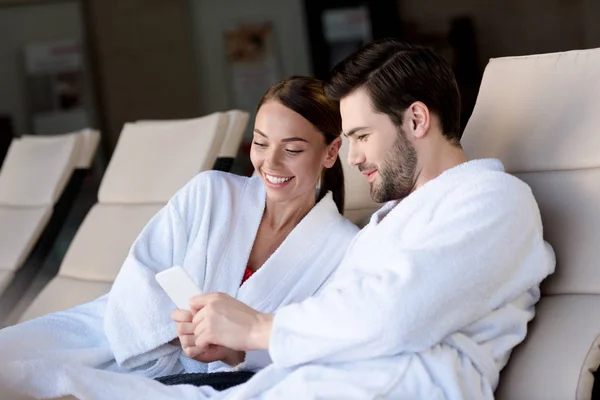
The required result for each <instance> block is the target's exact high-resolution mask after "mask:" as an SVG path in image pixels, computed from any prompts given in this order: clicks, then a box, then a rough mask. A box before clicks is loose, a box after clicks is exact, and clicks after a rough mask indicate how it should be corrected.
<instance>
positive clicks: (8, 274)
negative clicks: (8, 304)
mask: <svg viewBox="0 0 600 400" xmlns="http://www.w3.org/2000/svg"><path fill="white" fill-rule="evenodd" d="M13 275H14V272H12V271H2V270H0V294H1V293H2V292H3V291H4V289H6V288H7V287H8V284H9V283H10V282H11V281H12V278H13Z"/></svg>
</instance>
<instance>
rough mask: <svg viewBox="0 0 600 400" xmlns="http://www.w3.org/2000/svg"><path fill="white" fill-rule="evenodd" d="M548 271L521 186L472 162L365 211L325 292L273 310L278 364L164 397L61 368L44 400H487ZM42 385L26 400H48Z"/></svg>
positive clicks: (160, 389)
mask: <svg viewBox="0 0 600 400" xmlns="http://www.w3.org/2000/svg"><path fill="white" fill-rule="evenodd" d="M554 265H555V259H554V253H553V252H552V249H551V248H550V246H549V245H548V244H547V243H545V242H544V239H543V232H542V224H541V220H540V215H539V211H538V207H537V204H536V202H535V200H534V198H533V195H532V193H531V191H530V189H529V187H528V186H527V185H526V184H524V183H523V182H521V181H519V180H518V179H516V178H514V177H512V176H510V175H508V174H505V173H504V172H503V167H502V164H501V163H500V162H499V161H497V160H477V161H471V162H468V163H465V164H462V165H460V166H458V167H455V168H452V169H450V170H448V171H446V172H445V173H443V174H442V175H441V176H439V177H437V178H436V179H434V180H432V181H430V182H428V183H427V184H425V185H424V186H423V187H421V188H419V189H417V190H416V191H415V192H414V193H412V194H411V195H410V196H408V197H407V198H406V199H404V200H402V201H401V202H391V203H389V204H387V205H386V206H384V208H383V209H381V210H380V211H379V212H377V213H376V214H374V215H373V217H372V219H371V222H370V224H369V225H368V226H367V227H366V228H365V229H364V230H363V231H362V232H361V233H360V234H359V235H358V236H357V237H356V238H355V240H354V241H353V243H352V244H351V245H350V248H349V250H348V252H347V254H346V257H345V258H344V260H343V262H342V265H341V266H340V268H339V269H338V270H337V272H336V273H335V275H334V277H333V279H332V281H331V283H330V284H329V285H327V286H326V287H325V288H324V289H323V290H322V291H321V292H320V293H318V294H317V295H316V296H314V297H312V298H309V299H307V300H305V301H302V302H299V303H296V304H291V305H289V306H286V307H282V308H281V309H279V310H278V311H277V312H276V314H275V318H274V324H273V331H272V334H271V342H270V348H269V352H270V356H271V358H272V360H273V364H271V365H270V366H268V367H266V368H265V369H263V370H262V371H260V372H259V373H258V374H257V375H255V376H254V377H253V378H252V379H251V380H250V381H249V382H247V383H246V384H244V385H240V386H238V387H235V388H232V389H229V390H227V391H224V392H220V393H219V392H216V391H214V390H212V389H210V388H207V387H203V388H199V389H194V388H192V387H190V386H187V385H182V386H178V387H170V388H165V387H164V386H160V385H158V384H157V383H156V382H151V381H149V380H147V379H145V378H142V377H137V376H131V375H130V376H128V377H127V379H126V378H119V379H113V378H114V376H113V375H114V374H110V373H108V372H104V371H102V372H103V373H104V374H105V375H102V376H101V375H100V374H97V373H95V372H94V371H91V370H87V371H76V370H74V368H73V367H72V366H70V365H62V366H60V367H57V368H48V371H53V373H54V374H56V371H57V370H58V371H59V372H58V376H59V377H60V379H61V383H60V384H56V385H54V388H53V391H52V392H51V394H65V393H74V394H78V395H80V396H82V398H86V399H94V400H95V399H102V398H105V397H104V396H103V394H102V390H103V389H104V390H106V386H104V387H100V385H98V382H102V383H103V384H104V385H109V386H110V385H111V384H112V386H110V388H111V393H113V394H114V395H115V396H116V394H118V395H119V396H122V397H123V398H129V397H131V396H135V395H136V394H137V396H141V397H146V398H153V399H190V400H191V399H208V398H210V399H244V400H246V399H317V398H318V399H346V400H351V399H361V400H362V399H375V398H388V399H428V400H436V399H448V400H467V399H493V391H494V389H495V388H496V386H497V383H498V376H499V372H500V370H501V369H502V368H503V367H504V366H505V365H506V363H507V361H508V358H509V355H510V352H511V350H512V349H513V348H514V347H515V346H516V345H517V344H519V343H520V342H521V341H522V340H523V339H524V337H525V334H526V331H527V323H528V322H529V321H530V320H531V319H532V318H533V316H534V305H535V303H536V302H537V300H538V299H539V295H540V293H539V284H540V282H541V281H542V280H543V279H544V278H545V277H546V276H547V275H549V274H551V273H552V272H553V270H554ZM12 367H13V368H17V365H12ZM36 367H37V366H35V365H27V363H21V364H19V365H18V368H19V370H20V373H22V374H24V375H32V372H30V371H33V370H35V369H36ZM49 373H50V372H48V374H49ZM48 374H46V375H48ZM55 376H56V375H55ZM44 378H45V379H46V380H48V379H49V378H48V376H46V377H44ZM0 382H8V380H6V379H3V378H2V370H1V369H0ZM7 385H8V383H7ZM10 385H11V386H10V387H11V388H13V390H14V389H15V388H18V386H16V385H15V383H14V382H10ZM38 386H39V387H38V388H31V387H30V388H28V392H27V393H28V394H29V395H40V394H45V395H47V394H50V391H47V390H46V388H47V387H48V385H46V384H44V383H39V385H38Z"/></svg>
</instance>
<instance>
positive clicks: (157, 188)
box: [98, 113, 227, 204]
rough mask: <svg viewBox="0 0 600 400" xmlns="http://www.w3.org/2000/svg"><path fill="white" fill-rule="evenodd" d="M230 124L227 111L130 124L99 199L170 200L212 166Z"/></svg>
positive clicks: (109, 201)
mask: <svg viewBox="0 0 600 400" xmlns="http://www.w3.org/2000/svg"><path fill="white" fill-rule="evenodd" d="M226 129H227V116H226V115H225V114H223V113H214V114H210V115H207V116H205V117H202V118H196V119H193V120H188V121H184V122H180V123H177V124H171V123H165V124H162V123H158V124H150V123H140V124H137V123H129V124H126V125H125V127H124V128H123V131H122V132H121V136H120V137H119V142H118V143H117V147H116V148H115V151H114V154H113V156H112V158H111V160H110V163H109V165H108V167H107V169H106V172H105V174H104V177H103V178H102V183H101V184H100V190H99V192H98V200H99V202H100V203H106V204H132V203H133V204H148V203H166V202H167V201H168V200H169V199H170V198H171V196H173V195H174V194H175V192H176V191H177V190H178V189H180V188H181V187H183V186H184V185H185V184H186V183H187V182H188V181H189V180H190V179H192V178H193V177H194V176H195V175H196V174H198V173H199V172H201V171H205V170H209V169H211V168H212V166H213V164H214V162H215V160H216V158H217V155H218V151H219V149H220V147H221V144H222V141H223V137H224V133H225V130H226ZM199 132H201V133H202V134H199Z"/></svg>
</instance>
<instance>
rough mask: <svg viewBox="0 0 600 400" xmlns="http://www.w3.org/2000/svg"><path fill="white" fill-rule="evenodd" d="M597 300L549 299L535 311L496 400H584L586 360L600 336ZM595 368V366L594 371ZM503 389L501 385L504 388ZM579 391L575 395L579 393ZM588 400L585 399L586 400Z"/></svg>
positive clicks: (592, 297)
mask: <svg viewBox="0 0 600 400" xmlns="http://www.w3.org/2000/svg"><path fill="white" fill-rule="evenodd" d="M598 310H600V296H596V295H589V296H586V295H559V296H548V297H546V298H544V299H543V301H541V302H540V303H539V305H538V306H537V310H536V317H535V319H534V320H533V321H532V322H531V324H530V328H529V333H528V336H527V338H526V339H525V342H524V343H523V344H522V345H521V346H519V348H518V351H516V352H515V353H514V354H513V355H512V357H511V360H510V362H509V363H508V366H507V367H506V368H505V369H504V371H503V372H502V377H501V379H500V385H499V387H498V390H497V391H496V398H497V399H498V400H548V399H561V400H562V399H565V400H567V399H569V400H571V399H572V400H575V399H578V400H579V399H585V398H586V397H582V398H580V397H576V393H577V392H578V391H579V393H580V394H581V395H583V394H585V393H588V394H591V390H592V386H591V382H593V381H590V380H588V382H587V384H588V385H589V386H588V387H587V388H584V387H583V385H580V382H579V381H580V374H581V372H582V368H585V367H588V368H589V366H585V360H586V357H587V355H588V352H589V351H590V347H591V346H593V344H594V341H595V339H596V337H597V336H598V333H599V332H600V318H595V317H594V316H595V315H596V313H597V311H598ZM596 367H597V365H596ZM509 382H510V385H507V384H506V383H509ZM578 388H579V389H578ZM589 398H590V397H587V399H589Z"/></svg>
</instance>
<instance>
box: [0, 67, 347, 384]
mask: <svg viewBox="0 0 600 400" xmlns="http://www.w3.org/2000/svg"><path fill="white" fill-rule="evenodd" d="M340 132H341V117H340V115H339V109H338V104H337V103H336V102H333V101H330V100H328V99H327V98H326V97H325V95H324V93H323V89H322V86H321V82H320V81H318V80H316V79H313V78H306V77H293V78H290V79H287V80H284V81H282V82H280V83H278V84H276V85H275V86H273V87H272V88H270V89H269V90H268V91H267V93H266V94H265V96H264V97H263V99H262V100H261V102H260V104H259V106H258V112H257V117H256V122H255V129H254V140H253V143H252V149H251V160H252V163H253V165H254V167H255V169H256V172H257V174H256V175H257V176H255V177H253V178H245V177H241V176H236V175H232V174H227V173H222V172H216V171H210V172H204V173H201V174H199V175H198V176H197V177H196V178H194V179H193V180H192V181H190V182H189V183H188V184H187V185H186V186H185V187H184V188H183V189H181V190H180V191H179V192H178V193H177V194H176V195H175V196H174V197H173V198H172V199H171V200H170V201H169V203H168V204H167V205H166V206H165V207H164V208H163V209H162V210H161V211H160V212H159V213H158V214H157V215H156V216H155V217H154V218H153V219H152V220H151V221H150V222H149V224H148V225H147V226H146V227H145V228H144V230H143V231H142V233H141V234H140V236H139V237H138V238H137V240H136V241H135V243H134V244H133V246H132V248H131V250H130V253H129V255H128V257H127V259H126V260H125V263H124V265H123V267H122V269H121V271H120V272H119V275H118V276H117V278H116V280H115V283H114V285H113V287H112V289H111V291H110V292H109V293H108V294H107V295H105V296H102V297H100V298H99V299H97V300H95V301H92V302H90V303H87V304H84V305H81V306H78V307H75V308H73V309H71V310H67V311H62V312H57V313H53V314H50V315H47V316H44V317H41V318H38V319H35V320H32V321H28V322H26V323H23V324H20V325H17V326H14V327H9V328H6V329H4V330H2V331H0V348H2V349H3V352H2V353H3V354H2V358H3V361H13V360H15V361H18V360H24V359H46V360H50V359H51V360H52V361H53V362H54V361H58V362H67V363H76V364H79V365H85V366H90V367H94V368H100V369H106V370H112V371H119V372H130V373H137V374H142V375H145V376H148V377H153V378H154V377H160V376H164V375H170V374H179V373H182V372H186V373H190V372H214V371H222V370H228V369H231V365H235V364H238V363H240V362H241V361H242V360H245V363H244V365H246V368H248V369H249V370H256V369H260V368H262V367H264V366H265V365H267V364H268V363H269V362H270V360H269V358H268V354H266V353H256V354H239V353H235V352H232V351H230V350H228V349H225V348H220V349H211V351H209V352H205V353H202V354H200V353H198V352H197V349H195V348H194V346H193V344H192V342H191V341H190V340H189V339H190V332H189V329H188V324H189V321H188V319H189V320H191V318H188V316H187V314H186V313H185V312H181V310H180V311H178V312H175V313H173V317H174V320H175V321H176V322H177V324H176V322H175V321H173V320H171V313H172V312H173V311H174V310H175V306H174V304H173V303H172V302H171V300H170V299H169V298H168V297H167V295H166V294H165V293H164V292H163V291H162V289H161V288H160V287H159V286H158V284H157V283H156V282H155V279H154V277H155V275H156V274H157V273H158V272H160V271H163V270H165V269H167V268H170V267H172V266H175V265H181V266H183V268H184V269H185V270H186V271H187V272H188V274H189V275H190V276H191V277H192V279H193V280H194V281H195V283H196V284H197V285H198V286H199V287H200V288H201V289H202V290H203V292H224V293H227V294H229V295H231V296H232V297H235V298H237V299H239V300H241V301H243V302H245V303H247V304H248V305H249V306H251V307H253V308H255V309H258V310H260V311H262V312H268V313H270V312H273V311H275V310H276V309H277V308H278V307H280V306H282V305H285V304H289V303H292V302H298V301H300V300H302V299H304V298H306V297H309V296H311V295H312V294H314V293H315V292H316V291H318V289H319V288H320V287H321V286H322V285H323V284H324V283H325V282H326V281H327V280H328V278H329V276H330V275H331V273H332V272H333V271H334V269H335V268H336V267H337V265H338V264H339V262H340V261H341V258H342V257H343V255H344V252H345V249H346V247H347V246H348V244H349V243H350V241H351V240H352V238H353V237H354V235H355V234H356V232H357V231H358V228H356V227H355V226H354V225H353V224H351V223H350V222H349V221H347V220H346V219H344V218H343V217H342V216H341V215H340V212H341V211H342V210H343V202H344V189H343V185H344V184H343V173H342V166H341V163H340V160H339V158H338V150H339V148H340V145H341V139H340V137H339V135H340ZM178 332H179V335H178ZM24 343H26V344H24ZM23 346H26V347H23ZM5 350H6V351H5ZM190 357H191V358H190Z"/></svg>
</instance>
